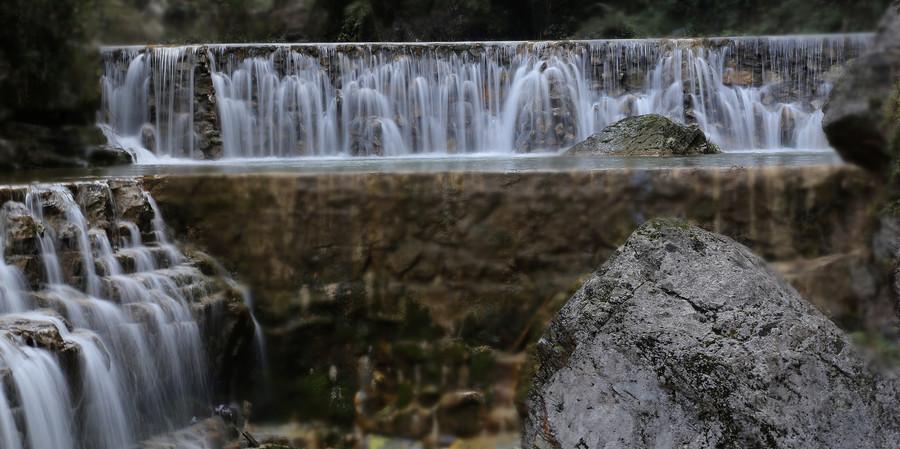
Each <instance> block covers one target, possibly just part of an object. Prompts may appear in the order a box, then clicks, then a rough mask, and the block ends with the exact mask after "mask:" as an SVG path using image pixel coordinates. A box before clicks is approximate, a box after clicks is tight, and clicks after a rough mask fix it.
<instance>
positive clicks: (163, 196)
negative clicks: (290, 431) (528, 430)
mask: <svg viewBox="0 0 900 449" xmlns="http://www.w3.org/2000/svg"><path fill="white" fill-rule="evenodd" d="M143 182H144V185H145V186H146V188H147V189H148V191H150V192H151V193H152V194H153V196H154V198H156V199H157V201H158V203H159V206H160V208H161V209H162V211H163V213H164V215H165V216H166V218H167V223H168V224H169V225H170V226H171V227H172V228H173V230H174V233H175V235H176V236H178V238H180V239H182V240H184V241H189V242H192V243H193V244H195V245H197V246H198V247H200V248H202V249H203V250H205V251H208V252H209V253H210V254H211V255H212V256H214V257H216V258H217V259H219V260H221V261H222V262H223V263H224V264H225V266H226V267H227V268H228V269H229V270H230V271H231V272H232V273H234V274H235V275H236V276H237V278H238V279H240V280H241V281H242V282H244V283H246V284H247V285H248V287H249V288H250V291H251V294H252V295H253V299H254V301H255V307H256V309H257V310H256V312H257V316H258V318H259V320H260V322H261V323H262V326H263V328H264V330H265V334H266V339H267V345H268V353H269V360H270V370H271V373H270V374H271V379H270V387H271V389H272V397H273V398H277V400H276V401H273V403H270V404H259V407H258V408H257V410H259V413H260V414H262V415H264V416H265V417H268V418H275V419H285V418H288V417H294V418H317V419H331V420H333V421H336V422H344V423H348V424H349V423H350V422H355V423H356V424H357V425H358V426H360V427H361V428H362V429H364V430H368V431H375V432H379V433H386V434H396V435H403V436H408V437H422V438H424V437H426V436H427V435H430V434H431V432H432V430H433V425H434V424H433V423H436V425H437V426H438V428H439V430H440V432H441V433H449V434H456V435H472V434H476V433H478V432H481V431H482V430H483V429H488V430H491V431H503V430H508V431H517V429H518V423H519V417H518V414H517V412H516V410H515V401H516V395H517V391H519V392H521V391H523V388H526V386H525V385H523V384H522V383H521V382H519V381H518V379H519V378H520V377H522V378H525V377H524V376H525V375H526V374H527V369H528V368H527V366H526V365H525V364H524V362H525V360H526V356H525V354H526V351H527V350H528V348H529V347H530V345H531V344H532V343H533V342H534V341H535V340H536V338H538V336H539V335H540V334H541V332H542V331H543V329H544V326H545V325H546V323H547V322H548V321H549V319H550V318H551V317H552V316H554V314H555V313H556V311H557V310H558V308H559V307H561V306H562V304H563V303H564V302H565V301H566V299H567V298H568V297H569V296H570V294H571V293H572V292H573V291H574V290H575V289H576V288H577V287H578V286H579V285H580V281H581V280H583V279H584V278H585V277H586V276H587V275H589V274H590V273H591V272H592V270H594V269H595V268H597V267H598V266H599V265H600V264H601V263H603V262H604V261H605V260H606V259H607V257H608V256H609V255H610V254H611V253H612V252H613V251H614V250H615V249H616V248H617V247H618V246H619V245H621V244H622V243H623V242H624V241H625V239H626V238H627V236H628V235H629V234H630V233H631V232H632V231H633V230H634V229H635V228H636V227H637V226H639V225H640V224H641V223H643V222H644V221H646V220H648V219H650V218H653V217H659V216H674V217H681V218H685V219H687V220H689V221H691V222H693V223H696V224H698V225H700V226H702V227H705V228H707V229H709V230H712V231H715V232H718V233H722V234H725V235H728V236H730V237H732V238H734V239H736V240H738V241H739V242H741V243H743V244H745V245H747V246H749V247H750V248H751V249H752V250H753V251H754V252H755V253H756V254H759V255H760V256H762V257H764V258H765V259H766V260H768V261H769V262H772V263H773V264H774V266H775V267H776V268H777V270H778V271H779V272H780V274H781V275H782V276H784V277H785V278H786V279H788V280H789V281H790V282H791V283H792V284H793V285H794V286H795V287H796V288H797V289H798V290H799V291H800V292H801V293H802V294H803V295H804V297H805V298H807V299H808V300H810V301H811V302H813V303H814V304H815V305H816V306H817V307H819V308H820V309H821V310H822V311H823V312H825V313H826V314H827V315H828V316H830V317H831V318H832V319H834V320H835V321H836V322H837V323H838V324H840V325H841V326H842V327H843V328H845V329H847V330H850V331H857V330H861V329H870V328H879V327H881V328H884V327H887V326H889V325H890V323H891V322H892V320H894V319H895V316H896V315H895V314H894V309H893V307H894V306H893V304H892V303H891V300H890V299H887V298H888V297H887V296H886V295H885V293H886V291H887V290H886V289H887V284H888V281H887V279H888V277H887V274H886V273H883V270H882V269H881V268H880V267H879V265H878V264H877V263H876V262H875V261H874V258H873V256H872V254H871V251H870V249H869V248H870V246H871V245H870V243H871V236H872V235H873V232H875V228H876V227H877V224H876V221H875V220H874V219H873V216H872V210H871V207H870V205H871V204H872V201H873V198H875V197H877V195H878V194H879V188H878V187H877V183H875V182H874V181H872V180H871V179H870V178H869V177H868V176H867V175H866V174H865V173H863V172H862V171H861V170H858V169H856V168H852V167H849V166H821V167H767V168H732V169H724V168H723V169H674V170H635V169H617V170H608V171H580V172H541V171H535V172H510V173H465V172H460V173H452V172H451V173H387V174H384V173H382V174H372V173H368V174H367V173H334V174H296V173H293V174H291V173H284V174H279V173H274V174H273V173H269V174H264V175H259V174H244V175H214V174H197V175H184V176H156V177H147V178H145V179H144V181H143Z"/></svg>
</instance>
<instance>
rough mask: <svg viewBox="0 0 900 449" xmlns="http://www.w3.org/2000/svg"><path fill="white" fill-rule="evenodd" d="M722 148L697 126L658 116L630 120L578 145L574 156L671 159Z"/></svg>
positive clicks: (568, 153) (614, 125)
mask: <svg viewBox="0 0 900 449" xmlns="http://www.w3.org/2000/svg"><path fill="white" fill-rule="evenodd" d="M718 152H719V148H718V147H717V146H716V145H715V144H713V143H712V142H709V141H708V140H707V139H706V135H705V134H703V131H700V129H699V128H697V127H696V126H691V125H682V124H679V123H675V122H674V121H672V120H670V119H668V118H666V117H663V116H661V115H656V114H648V115H639V116H635V117H628V118H626V119H623V120H620V121H618V122H616V123H613V124H612V125H609V126H607V127H606V128H605V129H603V131H600V132H599V133H597V134H594V135H592V136H590V137H588V138H587V139H586V140H584V141H582V142H580V143H577V144H575V146H573V147H572V148H570V149H569V150H567V151H566V154H567V155H570V156H581V155H612V156H671V155H688V154H715V153H718Z"/></svg>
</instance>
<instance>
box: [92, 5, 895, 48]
mask: <svg viewBox="0 0 900 449" xmlns="http://www.w3.org/2000/svg"><path fill="white" fill-rule="evenodd" d="M94 1H102V2H103V5H102V7H101V8H100V13H101V15H102V16H103V17H104V22H103V25H104V26H103V29H104V30H106V31H104V32H103V33H102V36H101V37H102V38H104V39H105V40H109V41H133V42H145V41H154V42H184V41H262V40H267V41H282V40H288V41H386V40H392V41H416V40H420V41H421V40H511V39H564V38H623V37H648V36H709V35H734V34H775V33H814V32H842V31H861V30H871V29H873V28H874V27H875V25H876V23H877V20H878V18H879V17H880V15H881V13H882V12H883V11H884V9H885V8H886V7H887V5H888V3H889V0H863V1H855V0H606V1H596V0H555V1H547V0H180V1H171V2H167V3H164V2H161V1H159V0H94ZM165 4H168V6H167V7H166V6H164V5H165Z"/></svg>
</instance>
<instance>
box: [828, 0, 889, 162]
mask: <svg viewBox="0 0 900 449" xmlns="http://www.w3.org/2000/svg"><path fill="white" fill-rule="evenodd" d="M898 80H900V3H896V2H895V3H894V4H893V5H892V6H891V7H890V8H889V9H888V11H887V13H886V14H885V16H884V18H883V19H882V21H881V25H880V26H879V29H878V34H877V36H876V38H875V44H874V45H873V46H872V48H871V49H870V50H869V51H868V52H867V53H865V54H864V55H862V56H860V57H859V58H858V59H857V60H856V61H855V62H853V63H852V64H851V65H850V67H848V69H847V70H846V73H845V75H844V77H843V78H841V79H840V81H839V82H838V83H837V84H836V85H835V87H834V90H833V91H832V93H831V97H830V98H829V100H828V103H827V104H826V105H825V118H824V121H823V127H824V129H825V134H826V135H827V136H828V141H829V143H831V146H833V147H834V148H835V150H837V151H838V153H840V154H841V156H842V157H843V158H844V159H846V160H847V161H849V162H853V163H855V164H858V165H861V166H863V167H865V168H867V169H869V170H872V171H877V172H884V171H886V170H888V169H889V167H890V161H891V159H892V158H895V157H896V156H897V154H898V151H900V139H898V134H897V132H898V130H900V126H898V124H900V115H898V114H900V109H898V104H900V103H898V101H900V88H898V83H897V82H898Z"/></svg>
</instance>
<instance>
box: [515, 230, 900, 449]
mask: <svg viewBox="0 0 900 449" xmlns="http://www.w3.org/2000/svg"><path fill="white" fill-rule="evenodd" d="M537 357H538V362H539V364H540V366H539V367H538V368H537V372H536V376H535V379H534V384H533V386H532V389H531V391H530V392H529V394H528V399H527V412H528V416H527V417H526V422H525V426H524V435H523V441H522V443H523V444H522V447H523V448H526V449H531V448H537V447H539V448H548V447H549V448H578V447H584V448H594V447H629V448H650V447H679V448H682V447H684V448H707V447H727V448H738V447H772V448H818V447H866V448H892V447H896V442H897V441H898V438H900V417H898V416H897V415H896V413H895V411H896V410H897V407H898V406H900V404H898V393H900V389H898V385H897V382H896V380H894V379H890V380H885V379H883V378H881V377H879V375H878V374H877V373H875V372H873V371H872V370H870V369H869V368H868V366H867V364H866V363H865V362H864V361H863V360H862V358H861V357H860V356H859V355H858V353H857V351H856V350H855V348H854V347H853V346H852V345H851V344H850V342H849V341H848V339H847V337H846V336H845V335H844V334H843V333H842V332H841V331H840V330H839V329H838V328H837V327H836V326H835V325H834V324H833V323H832V322H830V321H828V319H826V318H825V317H824V316H823V315H822V314H821V313H819V312H818V311H817V310H816V309H814V308H813V307H812V306H811V305H810V304H809V303H807V302H806V301H804V300H803V299H802V298H801V297H800V296H799V294H798V293H797V292H796V291H795V290H794V289H793V288H792V287H790V286H788V285H787V284H786V283H785V282H784V281H782V280H781V279H779V278H778V277H777V276H776V275H774V274H773V272H772V271H771V270H770V269H769V268H768V266H767V265H766V263H765V262H764V261H763V260H762V259H760V258H759V257H757V256H755V255H754V254H752V253H751V252H750V250H748V249H747V248H746V247H744V246H742V245H740V244H738V243H736V242H734V241H733V240H731V239H729V238H727V237H724V236H721V235H717V234H713V233H710V232H706V231H703V230H701V229H699V228H695V227H691V226H688V225H685V224H683V223H680V222H674V221H665V220H656V221H651V222H649V223H647V224H645V225H644V226H643V227H641V228H640V229H638V230H637V231H636V232H635V233H634V234H632V236H631V237H630V238H629V239H628V241H627V242H626V243H625V245H624V246H623V247H622V248H620V249H619V250H618V251H617V252H616V253H615V254H614V255H613V256H612V258H611V259H610V260H609V261H608V262H607V263H606V264H604V265H603V266H602V267H601V268H600V269H599V270H598V271H597V272H596V273H595V274H594V275H593V276H592V277H591V278H590V279H589V280H588V281H587V282H586V283H585V284H584V285H583V286H582V288H581V290H580V291H578V292H577V293H576V294H575V295H574V296H573V297H572V298H571V299H570V300H569V302H568V303H567V304H566V306H565V307H564V308H563V309H562V310H561V311H560V312H559V314H558V315H557V317H556V318H555V319H554V320H553V321H552V323H551V324H550V326H549V328H548V329H547V331H546V333H545V334H544V337H543V338H542V339H541V340H540V342H539V343H538V354H537Z"/></svg>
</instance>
